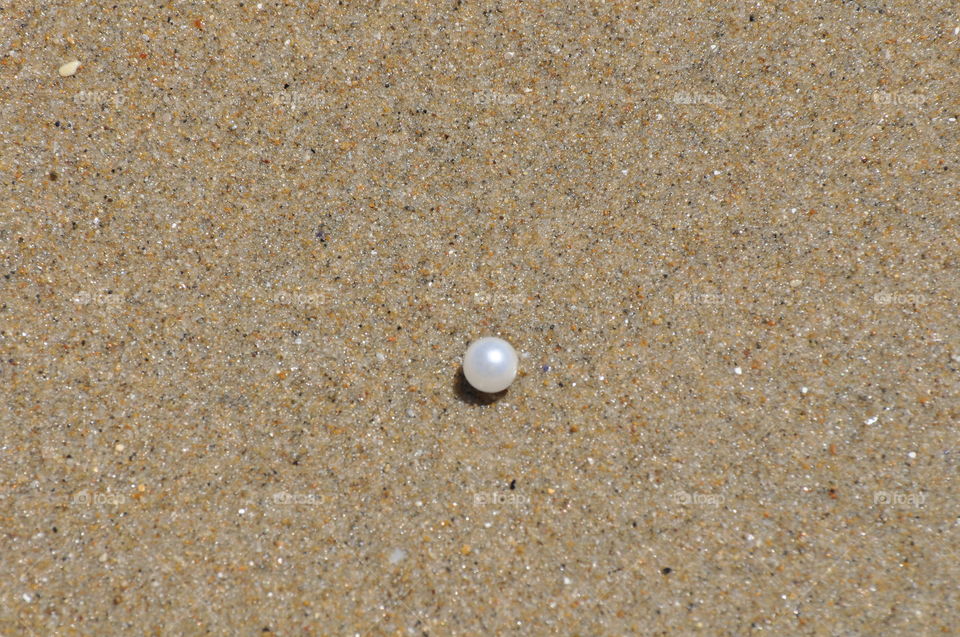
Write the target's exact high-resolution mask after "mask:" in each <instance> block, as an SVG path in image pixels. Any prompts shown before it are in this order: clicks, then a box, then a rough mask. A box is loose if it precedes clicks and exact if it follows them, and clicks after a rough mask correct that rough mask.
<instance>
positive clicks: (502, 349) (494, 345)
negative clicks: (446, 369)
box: [463, 336, 518, 394]
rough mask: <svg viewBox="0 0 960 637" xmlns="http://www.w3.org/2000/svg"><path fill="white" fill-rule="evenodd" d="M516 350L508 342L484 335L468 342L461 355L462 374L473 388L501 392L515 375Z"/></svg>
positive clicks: (489, 392)
mask: <svg viewBox="0 0 960 637" xmlns="http://www.w3.org/2000/svg"><path fill="white" fill-rule="evenodd" d="M517 365H518V361H517V352H516V351H514V349H513V347H512V346H511V345H510V343H508V342H506V341H505V340H503V339H502V338H497V337H495V336H484V337H483V338H480V339H477V340H475V341H474V342H472V343H470V347H468V348H467V353H466V354H464V355H463V375H464V376H466V377H467V382H468V383H470V384H471V385H472V386H473V387H474V389H478V390H480V391H482V392H486V393H488V394H495V393H497V392H501V391H503V390H504V389H506V388H507V387H509V386H510V383H512V382H513V379H514V378H516V377H517Z"/></svg>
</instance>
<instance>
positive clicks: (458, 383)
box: [453, 365, 510, 405]
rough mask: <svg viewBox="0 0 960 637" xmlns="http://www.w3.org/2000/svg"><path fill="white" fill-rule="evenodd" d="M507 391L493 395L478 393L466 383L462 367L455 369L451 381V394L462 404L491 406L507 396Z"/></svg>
mask: <svg viewBox="0 0 960 637" xmlns="http://www.w3.org/2000/svg"><path fill="white" fill-rule="evenodd" d="M508 391H510V390H509V389H504V390H503V391H498V392H497V393H495V394H488V393H486V392H482V391H478V390H476V389H474V388H473V386H472V385H471V384H470V383H468V382H467V377H466V376H464V375H463V366H462V365H461V366H460V368H459V369H457V375H456V377H455V378H454V381H453V393H455V394H456V395H457V398H459V399H460V400H461V401H462V402H465V403H468V404H470V405H492V404H493V403H495V402H497V401H498V400H500V399H501V398H503V397H504V396H506V395H507V392H508Z"/></svg>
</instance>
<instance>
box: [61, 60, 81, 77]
mask: <svg viewBox="0 0 960 637" xmlns="http://www.w3.org/2000/svg"><path fill="white" fill-rule="evenodd" d="M79 68H80V60H74V61H73V62H67V63H66V64H64V65H62V66H61V67H60V70H59V73H60V77H70V76H71V75H73V74H74V73H76V72H77V69H79Z"/></svg>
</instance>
